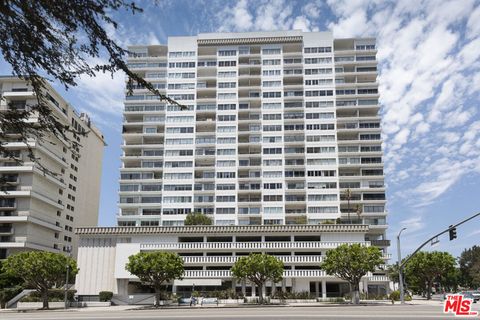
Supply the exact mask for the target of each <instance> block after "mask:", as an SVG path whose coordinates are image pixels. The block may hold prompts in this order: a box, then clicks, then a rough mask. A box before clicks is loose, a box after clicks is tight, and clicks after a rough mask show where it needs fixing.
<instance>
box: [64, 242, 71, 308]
mask: <svg viewBox="0 0 480 320" xmlns="http://www.w3.org/2000/svg"><path fill="white" fill-rule="evenodd" d="M66 251H67V252H68V256H67V274H66V277H65V296H64V302H65V309H68V275H69V272H70V263H69V262H70V259H69V258H70V257H71V256H72V250H71V249H70V247H67V250H66Z"/></svg>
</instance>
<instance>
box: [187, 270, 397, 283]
mask: <svg viewBox="0 0 480 320" xmlns="http://www.w3.org/2000/svg"><path fill="white" fill-rule="evenodd" d="M183 277H184V278H187V279H189V278H197V279H200V278H205V279H209V278H232V273H231V272H230V270H186V271H185V273H184V274H183ZM283 277H284V278H319V277H329V278H333V276H330V275H328V274H326V272H325V271H323V270H284V271H283ZM366 278H367V279H368V281H371V282H388V281H390V280H389V279H388V277H387V276H367V277H366Z"/></svg>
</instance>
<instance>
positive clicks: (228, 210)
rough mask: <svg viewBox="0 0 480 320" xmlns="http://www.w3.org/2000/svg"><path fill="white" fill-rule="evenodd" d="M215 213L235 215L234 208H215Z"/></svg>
mask: <svg viewBox="0 0 480 320" xmlns="http://www.w3.org/2000/svg"><path fill="white" fill-rule="evenodd" d="M216 213H217V214H235V208H217V209H216ZM217 222H218V220H217Z"/></svg>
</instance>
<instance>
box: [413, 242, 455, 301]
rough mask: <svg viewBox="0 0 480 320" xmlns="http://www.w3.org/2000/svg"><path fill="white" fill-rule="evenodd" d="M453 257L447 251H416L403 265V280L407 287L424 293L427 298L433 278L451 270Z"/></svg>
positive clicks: (438, 279)
mask: <svg viewBox="0 0 480 320" xmlns="http://www.w3.org/2000/svg"><path fill="white" fill-rule="evenodd" d="M454 269H455V258H454V257H453V256H452V255H451V254H449V253H448V252H440V251H433V252H425V251H420V252H417V253H416V254H415V255H414V256H413V257H412V258H411V259H410V260H409V261H408V262H407V263H406V265H405V269H404V270H405V282H406V283H407V284H408V286H409V287H411V288H414V289H416V290H421V291H422V292H424V293H426V296H427V299H428V300H430V299H431V297H432V286H433V283H434V281H435V280H437V281H438V282H441V277H442V276H443V275H447V274H449V273H451V272H453V271H454Z"/></svg>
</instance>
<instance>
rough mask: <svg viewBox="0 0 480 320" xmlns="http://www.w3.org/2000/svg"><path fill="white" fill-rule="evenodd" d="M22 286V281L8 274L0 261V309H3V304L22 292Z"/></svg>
mask: <svg viewBox="0 0 480 320" xmlns="http://www.w3.org/2000/svg"><path fill="white" fill-rule="evenodd" d="M22 284H23V280H22V279H21V278H19V277H15V276H13V275H11V274H8V273H7V272H6V271H5V269H4V268H3V267H2V261H0V308H5V304H6V303H7V302H8V301H9V300H10V299H12V298H13V297H15V296H16V295H17V294H18V293H20V292H21V291H22V289H23V287H22Z"/></svg>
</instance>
